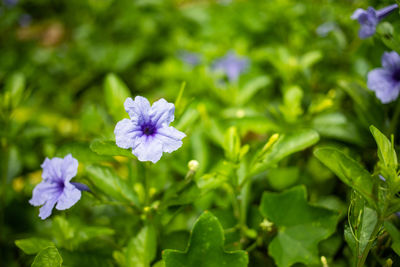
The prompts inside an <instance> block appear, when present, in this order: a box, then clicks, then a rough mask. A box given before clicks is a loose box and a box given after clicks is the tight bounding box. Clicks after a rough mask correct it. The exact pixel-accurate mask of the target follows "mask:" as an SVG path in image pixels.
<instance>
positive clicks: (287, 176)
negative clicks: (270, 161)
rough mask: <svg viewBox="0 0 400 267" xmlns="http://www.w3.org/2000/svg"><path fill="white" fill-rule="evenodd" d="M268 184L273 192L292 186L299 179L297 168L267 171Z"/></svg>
mask: <svg viewBox="0 0 400 267" xmlns="http://www.w3.org/2000/svg"><path fill="white" fill-rule="evenodd" d="M267 177H268V182H269V184H270V185H271V187H272V188H273V189H275V190H283V189H286V188H288V187H290V186H292V185H293V184H294V183H295V182H296V181H297V180H298V178H299V168H298V167H288V168H274V169H270V170H268V175H267Z"/></svg>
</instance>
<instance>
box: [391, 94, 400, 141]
mask: <svg viewBox="0 0 400 267" xmlns="http://www.w3.org/2000/svg"><path fill="white" fill-rule="evenodd" d="M399 117H400V101H397V103H396V108H395V110H394V114H393V117H392V121H391V122H390V126H389V130H388V135H391V134H394V133H395V131H396V128H397V123H398V121H399Z"/></svg>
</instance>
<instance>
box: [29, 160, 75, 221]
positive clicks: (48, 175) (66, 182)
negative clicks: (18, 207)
mask: <svg viewBox="0 0 400 267" xmlns="http://www.w3.org/2000/svg"><path fill="white" fill-rule="evenodd" d="M41 167H42V168H43V172H42V178H43V180H42V182H41V183H39V184H38V185H37V186H36V187H35V189H33V193H32V199H31V200H29V203H30V204H32V205H33V206H42V207H41V208H40V210H39V211H40V212H39V217H40V218H41V219H42V220H44V219H46V218H47V217H49V216H50V215H51V211H52V210H53V207H54V206H55V205H56V204H57V205H56V209H58V210H65V209H69V208H70V207H71V206H73V205H74V204H75V203H76V202H78V200H79V199H80V198H81V191H79V189H78V188H77V187H76V186H75V185H73V184H72V183H70V180H71V179H72V178H73V177H74V176H75V175H76V173H77V171H78V161H77V160H76V159H74V158H73V157H72V156H71V154H68V155H67V156H65V158H63V159H62V158H52V159H48V158H46V159H45V160H44V162H43V164H42V165H41Z"/></svg>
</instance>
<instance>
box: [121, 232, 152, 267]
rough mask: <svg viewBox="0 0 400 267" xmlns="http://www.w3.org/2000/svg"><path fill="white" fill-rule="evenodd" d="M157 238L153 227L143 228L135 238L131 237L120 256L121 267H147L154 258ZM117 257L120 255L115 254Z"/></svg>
mask: <svg viewBox="0 0 400 267" xmlns="http://www.w3.org/2000/svg"><path fill="white" fill-rule="evenodd" d="M156 249H157V236H156V232H155V229H154V227H153V226H151V225H148V226H144V227H143V228H142V229H141V230H140V232H139V233H138V234H137V236H135V237H133V238H132V239H131V240H130V241H129V243H128V246H127V247H126V248H125V249H124V253H123V254H122V258H121V262H119V263H120V265H121V266H128V267H135V266H138V267H148V266H151V265H150V263H151V262H152V261H153V260H154V258H155V256H156V251H157V250H156ZM117 255H118V256H117V257H119V255H120V254H118V253H117Z"/></svg>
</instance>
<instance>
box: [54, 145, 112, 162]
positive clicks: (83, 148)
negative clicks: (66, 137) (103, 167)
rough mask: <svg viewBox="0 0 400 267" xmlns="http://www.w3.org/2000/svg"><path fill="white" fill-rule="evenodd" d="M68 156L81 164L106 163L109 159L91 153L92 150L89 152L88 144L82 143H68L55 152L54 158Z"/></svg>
mask: <svg viewBox="0 0 400 267" xmlns="http://www.w3.org/2000/svg"><path fill="white" fill-rule="evenodd" d="M68 154H71V155H72V156H73V157H74V158H76V159H77V160H78V161H79V162H82V163H93V162H99V161H107V160H110V159H111V158H110V157H107V156H104V155H99V154H97V153H95V152H93V151H92V150H90V147H89V143H83V142H79V143H78V142H74V143H68V144H65V145H63V146H61V147H60V148H59V149H58V150H57V153H56V156H57V157H65V156H66V155H68Z"/></svg>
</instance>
